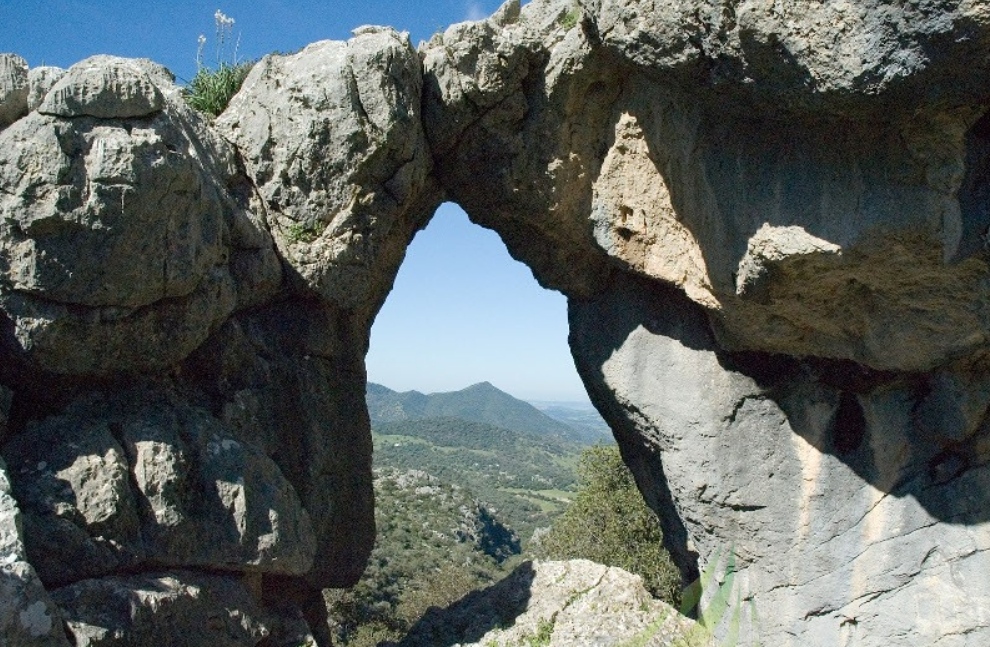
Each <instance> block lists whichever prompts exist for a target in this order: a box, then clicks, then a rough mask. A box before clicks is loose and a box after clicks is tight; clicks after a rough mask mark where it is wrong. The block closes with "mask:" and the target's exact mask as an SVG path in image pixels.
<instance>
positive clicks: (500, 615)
mask: <svg viewBox="0 0 990 647" xmlns="http://www.w3.org/2000/svg"><path fill="white" fill-rule="evenodd" d="M694 625H695V623H694V622H693V621H692V620H690V619H688V618H685V617H684V616H681V615H680V614H679V613H677V611H676V610H675V609H674V608H673V607H671V606H670V605H668V604H666V603H664V602H661V601H660V600H657V599H654V598H652V597H650V594H649V593H648V592H647V590H646V589H645V588H643V582H642V580H641V579H640V577H639V576H638V575H632V574H631V573H628V572H626V571H624V570H622V569H619V568H614V567H608V566H602V565H601V564H596V563H594V562H589V561H587V560H571V561H563V562H540V561H536V562H525V563H523V564H522V565H520V566H518V567H516V569H515V570H514V571H513V572H512V573H511V574H510V575H508V576H507V577H506V578H505V579H503V580H502V581H500V582H498V583H497V584H494V585H493V586H491V587H489V588H487V589H484V590H482V591H474V592H472V593H469V594H468V595H467V596H465V597H464V598H462V599H461V600H458V601H457V602H455V603H453V604H452V605H450V606H449V607H447V608H446V609H438V608H432V609H430V610H429V611H428V612H427V613H426V615H424V616H423V618H422V620H420V621H419V622H418V623H417V624H416V625H415V626H414V627H413V628H412V630H411V631H410V632H409V634H408V635H407V636H406V637H405V638H404V639H403V640H402V641H400V642H399V643H387V644H389V645H393V646H401V647H434V646H440V645H455V644H456V645H459V646H461V647H468V646H469V645H473V646H477V647H487V646H489V645H492V646H500V647H501V646H505V647H508V646H509V645H526V644H535V641H537V640H541V641H543V642H540V643H539V644H541V645H547V646H548V647H584V646H587V645H595V646H599V647H606V646H608V645H627V644H640V645H644V646H646V645H649V646H650V647H666V646H668V645H673V644H677V640H678V639H682V640H683V638H684V636H685V634H687V633H688V632H690V631H691V629H692V627H694ZM537 636H540V638H537ZM698 644H699V645H700V644H702V643H698Z"/></svg>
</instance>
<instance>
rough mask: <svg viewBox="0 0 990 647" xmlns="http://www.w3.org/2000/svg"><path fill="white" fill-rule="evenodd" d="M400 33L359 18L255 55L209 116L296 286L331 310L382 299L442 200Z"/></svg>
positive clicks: (411, 59) (410, 59) (414, 74)
mask: <svg viewBox="0 0 990 647" xmlns="http://www.w3.org/2000/svg"><path fill="white" fill-rule="evenodd" d="M422 83H423V81H422V71H421V67H420V62H419V57H418V56H417V54H416V52H415V51H414V50H413V48H412V46H411V45H410V44H409V38H408V35H407V34H399V33H398V32H396V31H394V30H392V29H390V28H385V27H382V28H375V27H366V28H363V29H361V30H357V32H356V35H355V36H354V37H353V38H351V39H350V40H349V41H347V42H340V41H322V42H319V43H314V44H312V45H309V46H308V47H306V48H304V49H303V50H302V51H300V52H298V53H297V54H293V55H289V56H282V55H270V56H266V57H265V58H263V59H262V60H261V61H259V62H258V63H257V64H256V65H255V66H254V68H253V69H252V70H251V73H250V74H249V75H248V77H247V78H246V79H245V81H244V84H243V86H242V88H241V90H240V91H239V92H238V93H237V95H235V97H234V98H233V100H232V101H231V103H230V105H229V106H228V107H227V109H226V110H225V111H224V113H223V114H222V115H221V116H220V117H219V119H218V120H217V127H218V129H219V130H220V132H222V133H223V134H224V135H225V136H227V137H228V138H229V139H230V140H231V141H232V142H233V143H234V144H235V145H236V146H237V148H238V150H239V151H240V153H241V155H242V156H243V159H244V163H245V167H246V170H247V173H248V175H249V176H250V177H251V178H252V179H253V181H254V183H255V185H256V186H257V187H258V191H259V193H260V195H261V198H262V200H263V201H264V204H265V205H266V207H267V208H268V210H269V218H270V219H271V224H272V231H273V232H274V234H275V237H276V240H277V242H278V246H279V250H280V251H281V253H282V254H283V256H284V257H285V259H286V261H287V263H288V264H289V265H290V266H291V267H292V269H293V271H294V272H295V273H296V274H298V276H299V277H300V279H301V282H302V286H304V288H305V289H306V290H307V291H309V292H312V293H315V294H317V295H319V296H320V297H321V298H324V299H327V300H329V301H331V302H333V303H335V304H336V305H338V307H344V308H356V307H367V306H368V305H369V304H376V305H375V307H376V308H377V304H378V303H380V301H381V300H382V299H384V295H385V294H386V293H387V292H388V289H389V288H390V287H391V281H392V277H393V276H394V273H395V271H396V270H397V268H398V264H399V262H400V261H401V260H402V256H403V254H404V252H405V247H406V245H407V244H408V242H409V240H411V238H412V235H413V234H414V233H415V232H416V230H418V229H419V228H421V227H423V226H424V225H425V223H426V220H427V219H428V217H429V215H430V214H431V213H432V212H433V210H434V209H435V208H436V206H437V205H438V204H439V201H440V196H441V194H440V191H439V189H438V188H437V186H436V183H435V181H434V180H433V178H432V176H431V174H430V171H431V168H432V158H431V156H430V154H429V149H428V147H427V145H426V139H425V136H424V133H423V126H422V121H421V117H420V112H421V109H420V104H421V94H422Z"/></svg>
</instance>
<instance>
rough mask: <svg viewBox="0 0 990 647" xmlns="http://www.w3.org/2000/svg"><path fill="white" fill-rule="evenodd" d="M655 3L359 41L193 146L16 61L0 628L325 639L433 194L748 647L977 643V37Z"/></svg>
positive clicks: (989, 477)
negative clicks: (524, 276)
mask: <svg viewBox="0 0 990 647" xmlns="http://www.w3.org/2000/svg"><path fill="white" fill-rule="evenodd" d="M685 7H687V5H685ZM685 7H682V6H681V5H677V4H675V5H664V6H663V7H660V6H654V4H652V3H648V2H639V3H629V2H613V1H612V0H582V1H581V2H579V3H577V4H576V5H575V4H574V3H571V2H569V1H565V0H534V2H532V3H530V4H528V5H527V6H526V7H525V8H522V9H521V8H520V6H519V3H518V2H515V1H510V2H507V3H506V4H505V5H504V6H503V7H502V8H501V9H500V10H499V11H498V12H497V13H496V14H495V15H494V16H492V17H491V18H490V19H488V20H486V21H481V22H478V23H465V24H461V25H455V26H453V27H451V28H450V29H448V30H447V31H446V32H444V33H443V34H438V35H437V36H435V37H434V38H433V39H432V40H431V41H430V42H429V43H426V44H424V45H423V46H422V47H421V48H420V50H419V51H416V50H415V49H413V47H412V46H411V44H410V43H409V42H408V39H407V38H406V37H404V36H403V35H401V34H398V33H396V32H394V31H393V30H391V29H388V28H375V27H365V28H361V29H359V30H356V32H355V36H354V38H352V39H351V40H349V41H347V42H346V43H340V42H322V43H315V44H313V45H311V46H310V47H308V48H306V49H304V50H303V51H301V52H299V53H297V54H294V55H291V56H272V57H267V58H266V59H264V60H263V61H262V62H261V63H259V64H258V65H257V66H256V68H255V69H254V70H253V71H252V73H251V75H250V76H249V78H248V79H247V81H246V83H245V86H244V88H243V89H242V91H241V92H240V93H239V94H238V95H237V97H235V99H234V101H233V102H232V104H231V106H230V107H229V108H228V110H227V111H226V112H225V113H224V114H223V115H222V116H221V117H220V118H219V119H218V120H217V121H216V123H208V122H206V121H204V119H203V118H202V117H200V116H199V115H196V114H194V113H192V112H191V111H190V110H189V109H188V108H187V107H186V106H185V104H184V103H183V102H182V99H181V96H180V93H179V90H178V89H177V88H176V87H175V85H174V84H173V82H172V79H171V78H170V75H169V74H168V72H167V70H164V69H163V68H161V67H160V66H157V65H155V64H153V63H151V62H148V61H131V60H123V59H115V58H110V57H98V58H95V59H88V60H87V61H83V62H81V63H79V64H78V65H76V66H73V67H72V68H70V69H69V70H67V71H64V72H53V71H51V70H46V71H45V73H44V74H36V75H33V76H28V72H27V70H26V66H23V65H20V64H19V63H18V61H17V60H15V58H14V57H7V58H5V59H4V60H3V65H2V66H0V70H2V71H3V74H4V76H3V77H2V78H0V82H2V83H3V84H4V85H0V90H3V93H2V94H0V101H2V102H3V105H2V108H3V109H2V110H0V117H2V119H3V122H2V124H3V126H5V128H4V130H3V131H2V132H0V270H2V276H0V359H2V365H0V382H2V384H4V385H5V386H4V389H3V393H2V394H0V395H3V396H4V397H2V398H0V402H2V403H4V405H5V406H4V407H3V410H4V413H5V415H4V424H3V426H2V427H0V456H2V457H3V461H4V464H5V466H4V465H0V467H2V468H3V469H2V471H0V550H2V553H0V554H2V555H3V559H4V561H3V564H2V565H0V569H2V570H0V592H3V595H0V631H3V632H4V635H8V636H14V637H15V638H14V640H15V644H26V645H41V644H45V645H48V644H52V645H61V644H65V637H64V636H63V635H62V633H61V631H60V627H61V624H60V623H59V619H64V620H65V621H66V622H67V623H68V624H67V626H68V627H69V629H70V631H71V632H72V633H73V634H74V636H75V637H76V639H77V640H81V639H93V640H97V639H98V634H100V631H102V630H101V629H99V627H97V626H96V625H95V624H94V622H92V618H93V616H92V613H93V608H92V605H93V604H94V603H99V604H104V605H106V606H107V608H108V609H110V610H111V612H112V613H111V615H112V618H110V619H105V621H104V623H105V624H106V623H110V624H112V625H113V626H114V628H115V629H117V630H119V631H121V632H123V633H122V635H125V636H126V635H128V634H127V632H128V631H132V630H133V627H134V626H137V625H139V624H140V625H141V626H142V627H145V628H147V627H152V628H154V627H156V625H155V623H156V622H165V620H163V619H162V618H164V616H163V615H162V614H156V613H154V612H152V611H151V609H156V608H157V609H161V608H165V607H169V608H173V609H177V610H181V609H187V610H188V611H180V612H178V613H179V614H180V615H182V616H184V617H188V618H191V619H193V620H195V619H196V618H198V617H200V616H201V615H202V614H203V613H208V612H209V613H212V611H208V610H204V609H205V607H204V606H203V604H205V603H202V599H206V598H201V602H196V601H195V596H194V595H193V594H192V593H191V591H192V589H196V588H199V589H203V590H206V591H209V592H213V593H215V594H217V595H219V596H222V597H223V598H225V599H226V600H228V601H233V602H228V603H227V606H226V607H223V608H224V609H225V611H224V612H223V613H222V614H221V615H222V620H223V621H222V622H221V623H220V624H221V625H222V631H223V632H226V633H227V634H229V635H231V636H237V638H235V639H234V640H235V642H237V641H240V642H244V643H251V642H257V641H258V640H261V639H262V638H263V637H264V636H266V635H270V634H272V633H275V634H281V635H289V634H291V633H292V632H298V631H305V626H304V623H303V622H302V620H301V619H300V617H299V615H298V611H299V608H300V607H301V608H303V609H304V610H308V613H309V616H308V617H309V619H310V621H311V622H312V621H315V620H318V618H317V615H318V614H317V611H316V606H317V605H313V604H311V603H312V602H313V599H314V597H313V593H314V592H315V591H317V590H318V589H319V588H320V587H323V586H328V585H344V584H346V583H348V582H352V581H353V580H354V579H355V578H356V577H357V576H358V574H359V573H360V571H361V569H362V568H363V562H364V559H365V558H366V556H367V551H368V549H369V548H370V545H371V541H370V539H371V534H372V532H373V516H372V501H371V481H370V451H371V446H370V436H369V433H368V422H367V411H366V409H365V407H364V402H363V393H364V383H365V375H364V366H363V356H364V353H365V351H366V350H367V343H368V331H369V330H370V325H371V321H372V320H373V317H374V315H375V313H376V312H377V309H378V308H379V307H380V305H381V303H382V302H383V300H384V298H385V296H386V295H387V293H388V290H389V289H390V286H391V283H392V280H393V278H394V276H395V272H396V270H397V268H398V266H399V264H400V262H401V260H402V256H403V253H404V249H405V247H406V246H407V245H408V243H409V241H410V240H411V238H412V236H413V234H414V233H415V231H416V230H417V229H418V228H420V227H423V226H424V225H425V224H426V222H427V221H428V219H429V218H430V216H431V214H432V213H433V210H434V209H435V208H436V206H437V205H438V204H439V203H440V202H441V200H443V199H451V200H453V201H456V202H457V203H458V204H460V205H461V206H462V207H463V208H464V209H465V211H467V212H468V214H469V216H470V217H471V218H472V220H474V221H475V222H477V223H478V224H481V225H483V226H486V227H489V228H492V229H494V230H496V231H497V232H498V233H499V234H500V235H501V236H502V238H503V240H504V241H505V242H506V245H507V246H508V248H509V251H510V253H511V254H512V255H513V256H514V257H515V258H517V259H519V260H521V261H523V262H524V263H526V264H527V265H529V266H530V267H531V268H532V269H533V271H534V274H535V275H536V277H537V278H538V280H539V281H540V282H541V283H542V284H543V285H544V286H546V287H551V288H555V289H558V290H560V291H562V292H563V293H564V294H566V295H567V296H568V299H569V304H570V305H569V309H570V321H571V335H570V343H571V347H572V351H573V353H574V356H575V359H576V362H577V364H578V367H579V371H580V373H581V375H582V378H583V379H584V381H585V383H586V385H587V387H588V390H589V393H590V394H591V396H592V398H593V399H594V401H595V402H596V404H597V405H598V407H599V409H600V410H601V411H602V413H603V414H604V415H605V416H606V418H607V419H608V420H609V421H610V423H611V424H612V426H613V428H614V430H615V432H616V435H617V438H618V439H619V442H620V445H621V447H622V450H623V455H624V457H625V458H626V460H627V462H628V463H629V464H630V466H631V467H632V468H633V470H634V472H635V473H636V477H637V482H638V483H639V486H640V489H641V490H642V491H643V493H644V495H645V496H646V498H647V500H648V502H649V503H650V504H651V505H652V506H653V507H654V508H655V509H657V510H658V512H660V513H661V515H662V517H663V518H664V520H665V534H666V538H667V541H668V543H669V544H670V547H671V549H672V552H673V554H674V555H675V557H677V559H678V560H679V562H680V566H681V568H682V570H683V571H684V573H685V574H686V576H691V575H692V574H693V573H695V572H696V569H697V562H696V560H697V559H700V560H701V562H702V563H704V562H705V561H706V560H708V559H711V558H712V556H713V555H715V554H717V552H718V550H720V549H722V550H724V549H725V548H726V547H731V548H732V549H734V550H735V551H736V552H737V554H738V556H739V560H740V577H739V581H740V582H741V586H742V587H743V595H745V596H747V597H750V598H752V599H753V600H754V601H755V602H756V604H757V605H758V608H759V607H761V606H762V608H763V609H765V610H766V611H765V612H763V613H761V618H762V620H761V622H760V624H759V626H758V627H757V630H758V631H759V633H760V634H761V635H762V636H763V639H764V641H765V642H773V643H774V644H801V645H816V644H820V645H834V644H857V645H874V644H875V645H896V644H905V645H907V644H917V643H919V642H925V643H930V644H946V645H948V644H978V643H982V642H985V640H986V636H987V635H988V631H990V629H988V625H990V620H988V617H990V612H988V609H990V589H988V588H987V585H986V582H985V577H984V574H985V573H986V570H987V567H988V565H990V564H988V561H990V558H988V548H990V545H988V541H990V540H988V539H987V536H986V535H987V533H986V528H987V518H986V517H987V501H988V495H987V492H988V487H990V472H988V470H987V467H986V463H987V461H986V456H987V455H988V452H990V450H988V447H990V445H988V443H987V438H988V422H987V411H988V407H990V379H988V376H990V370H988V365H987V333H986V331H987V329H988V323H990V322H988V317H990V308H988V306H987V304H988V303H990V300H988V292H987V291H988V287H987V286H988V281H987V276H988V272H987V250H986V240H985V235H986V232H985V231H984V230H985V222H984V221H985V220H986V218H985V217H984V216H985V212H986V208H985V204H984V203H985V202H986V194H987V192H986V187H985V185H986V179H987V177H988V175H987V171H986V165H987V156H986V154H985V153H986V151H985V150H984V149H985V148H986V146H985V141H986V132H985V131H986V123H985V120H986V118H985V117H983V114H984V112H985V108H986V101H987V97H988V96H990V86H988V81H987V79H988V78H990V75H988V71H990V70H988V68H990V62H988V58H987V54H986V52H987V51H990V48H988V47H987V46H988V45H990V17H988V16H987V14H986V12H985V11H984V10H983V8H982V6H981V5H980V4H979V3H975V2H952V3H949V2H944V3H934V4H930V5H925V6H924V7H921V6H920V5H919V6H916V5H904V6H901V5H897V6H896V7H894V6H892V5H891V6H888V5H875V4H868V3H855V4H853V3H844V4H841V5H840V4H835V3H827V4H821V5H815V6H814V7H810V8H809V7H808V6H807V3H798V2H784V3H779V2H778V3H767V2H759V1H754V2H742V3H739V2H715V1H712V2H702V3H692V4H691V5H690V7H689V8H685ZM8 77H9V78H8ZM32 79H33V80H32ZM7 86H10V88H8V87H7ZM25 87H26V88H27V90H28V91H27V92H24V88H25ZM28 97H33V98H32V99H30V104H29V103H28V101H29V99H28ZM29 108H30V111H29ZM207 598H209V596H207ZM111 600H118V601H128V602H127V604H123V603H121V604H119V605H116V604H114V605H108V601H111ZM135 609H136V610H137V611H135ZM197 614H199V615H197ZM224 614H226V615H224ZM113 623H116V624H113ZM142 623H143V624H142ZM205 639H209V640H211V641H213V638H210V637H206V638H205ZM18 641H20V642H18ZM788 641H791V642H790V643H788ZM953 641H955V642H953Z"/></svg>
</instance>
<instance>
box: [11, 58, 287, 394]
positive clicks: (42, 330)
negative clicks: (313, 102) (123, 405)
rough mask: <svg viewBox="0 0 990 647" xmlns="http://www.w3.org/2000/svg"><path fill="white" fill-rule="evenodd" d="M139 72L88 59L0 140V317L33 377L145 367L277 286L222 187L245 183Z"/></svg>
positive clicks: (257, 237) (196, 120) (252, 224)
mask: <svg viewBox="0 0 990 647" xmlns="http://www.w3.org/2000/svg"><path fill="white" fill-rule="evenodd" d="M148 67H150V66H147V65H142V64H139V63H131V62H127V61H124V60H123V59H116V58H113V57H95V58H94V59H87V61H84V62H83V63H80V64H78V65H77V66H74V67H73V69H72V70H70V71H69V72H67V73H66V76H65V77H64V78H63V79H62V80H61V81H59V83H58V84H57V86H56V87H55V88H53V89H52V91H50V92H49V93H48V96H47V98H46V101H47V102H48V103H46V104H44V105H42V106H41V108H40V109H39V112H36V113H32V114H31V115H29V116H27V117H25V118H23V119H21V120H19V121H18V122H17V123H16V124H14V125H13V126H11V127H10V128H8V129H7V130H5V131H4V132H3V134H2V137H3V140H2V150H3V153H0V182H2V183H3V186H4V187H5V191H4V192H3V193H2V195H0V217H2V224H0V236H2V242H0V264H2V265H3V267H5V268H6V271H5V274H4V276H3V278H2V280H0V308H2V309H3V310H4V311H5V313H6V316H7V317H9V318H10V319H11V321H12V322H13V328H12V330H11V331H9V332H8V333H6V336H7V339H6V340H5V345H6V346H8V348H9V349H10V350H11V351H13V352H14V353H15V355H16V359H17V360H19V361H23V362H26V363H27V364H28V365H30V366H32V367H35V368H38V369H41V370H44V371H49V372H53V373H61V374H69V375H93V374H108V373H113V372H117V371H127V370H146V371H147V370H156V369H158V370H160V369H163V368H165V367H168V366H170V365H172V364H174V363H176V362H177V361H180V360H181V359H183V358H184V357H185V356H186V355H188V354H189V353H190V352H191V351H192V350H193V349H195V348H196V347H197V346H198V345H200V344H201V343H202V342H203V341H204V340H205V339H206V337H207V336H208V335H209V334H210V332H212V330H213V329H214V328H215V327H216V326H217V325H219V323H221V322H222V321H223V320H224V319H226V317H228V316H229V315H230V313H231V312H232V311H233V310H234V309H235V308H237V307H238V305H240V303H243V304H244V305H251V304H252V303H253V302H255V301H257V300H258V299H259V298H261V297H264V296H270V295H271V294H272V293H273V292H274V290H275V289H276V288H277V286H278V283H279V280H280V272H281V268H280V266H279V263H278V260H277V258H276V256H275V254H274V249H273V245H272V242H271V238H270V236H269V234H268V233H267V231H266V230H264V229H263V228H261V227H260V226H259V223H258V222H257V221H256V220H254V219H253V216H252V215H251V214H249V213H248V212H247V210H246V204H245V203H246V200H245V199H244V196H236V195H232V194H231V191H229V190H228V189H227V187H228V186H232V185H233V186H237V185H238V184H239V183H243V182H244V180H242V179H239V178H238V175H237V171H236V167H235V162H234V157H233V152H232V149H231V147H230V145H229V144H227V143H226V142H224V141H223V140H221V139H220V138H219V137H218V136H217V135H215V134H212V133H211V132H210V131H209V130H208V129H207V128H206V126H205V124H204V123H203V122H202V119H201V118H200V117H199V116H198V115H195V114H194V113H193V112H192V111H191V110H190V109H189V108H187V107H186V106H184V105H183V104H181V103H180V102H177V96H176V97H172V98H171V99H170V100H168V101H167V100H166V99H165V98H164V95H163V93H162V92H161V91H159V90H158V89H157V86H156V85H155V84H154V83H153V82H152V78H155V79H156V80H157V81H159V82H164V79H163V78H162V77H160V76H154V77H153V76H152V75H151V74H148V73H146V72H145V69H147V68H148ZM100 70H103V71H104V72H105V74H104V73H103V72H101V71H100ZM152 72H153V70H152ZM104 77H105V78H104ZM99 79H104V81H106V87H100V88H96V86H94V85H93V84H95V83H97V81H98V80H99ZM94 88H95V89H94ZM142 92H143V93H144V94H141V93H142ZM114 97H117V99H119V102H118V103H119V105H118V104H117V103H115V102H116V101H117V99H114ZM66 102H68V103H66ZM87 106H88V107H87ZM135 106H144V107H141V108H140V109H139V107H135ZM49 108H50V112H51V113H52V114H53V115H61V116H52V115H49V114H43V113H44V112H45V111H46V110H49ZM152 110H153V111H154V113H155V114H150V113H149V111H152ZM91 113H92V114H97V115H100V117H99V118H96V117H93V116H89V115H91ZM67 116H71V117H73V119H71V120H69V119H66V118H63V117H67ZM134 116H142V117H146V118H145V119H140V120H137V121H135V120H131V119H129V118H130V117H134ZM149 118H150V121H149ZM238 197H241V200H238V199H236V198H238ZM245 256H247V257H250V259H251V261H253V262H244V257H245ZM251 292H255V294H251ZM258 292H260V293H261V295H258V294H257V293H258Z"/></svg>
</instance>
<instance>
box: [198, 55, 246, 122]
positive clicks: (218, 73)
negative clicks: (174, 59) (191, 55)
mask: <svg viewBox="0 0 990 647" xmlns="http://www.w3.org/2000/svg"><path fill="white" fill-rule="evenodd" d="M252 67H254V63H253V62H250V63H238V64H236V65H231V64H228V63H220V65H219V66H218V67H217V68H216V69H215V70H211V69H209V68H207V67H201V68H199V71H197V72H196V76H194V77H193V79H192V81H190V82H189V85H187V86H186V87H185V89H184V90H183V96H184V97H185V99H186V102H187V103H188V104H189V105H190V106H192V107H193V108H194V109H195V110H198V111H200V112H202V113H204V114H208V115H212V116H214V117H216V116H218V115H219V114H220V113H221V112H223V111H224V110H225V109H226V108H227V105H228V104H229V103H230V100H231V98H233V96H234V95H235V94H237V91H238V90H240V89H241V85H242V84H243V83H244V79H245V78H247V75H248V72H250V71H251V68H252Z"/></svg>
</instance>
